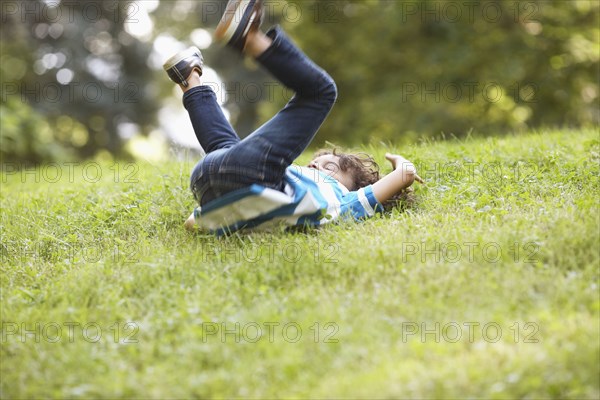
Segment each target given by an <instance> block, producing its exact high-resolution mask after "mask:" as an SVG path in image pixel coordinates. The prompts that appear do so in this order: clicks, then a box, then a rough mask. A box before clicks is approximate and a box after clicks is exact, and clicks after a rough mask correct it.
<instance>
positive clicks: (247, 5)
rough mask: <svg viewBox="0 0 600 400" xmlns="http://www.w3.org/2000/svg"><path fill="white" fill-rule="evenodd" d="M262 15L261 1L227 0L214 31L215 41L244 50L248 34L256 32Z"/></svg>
mask: <svg viewBox="0 0 600 400" xmlns="http://www.w3.org/2000/svg"><path fill="white" fill-rule="evenodd" d="M262 13H263V0H229V2H228V3H227V7H226V8H225V13H224V14H223V16H222V17H221V21H219V25H217V29H216V30H215V35H214V37H215V40H216V41H217V42H220V43H223V44H226V45H228V46H231V47H233V48H235V49H237V50H239V51H242V50H244V46H245V45H246V38H247V37H248V32H251V31H252V32H254V31H256V30H258V28H259V27H260V24H261V23H262Z"/></svg>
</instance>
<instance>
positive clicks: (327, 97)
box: [321, 75, 338, 105]
mask: <svg viewBox="0 0 600 400" xmlns="http://www.w3.org/2000/svg"><path fill="white" fill-rule="evenodd" d="M321 96H322V98H323V100H324V101H327V102H328V103H330V104H331V105H333V103H335V101H336V100H337V96H338V90H337V85H336V84H335V81H334V80H333V78H331V77H330V76H329V75H326V79H325V81H324V83H323V85H322V90H321Z"/></svg>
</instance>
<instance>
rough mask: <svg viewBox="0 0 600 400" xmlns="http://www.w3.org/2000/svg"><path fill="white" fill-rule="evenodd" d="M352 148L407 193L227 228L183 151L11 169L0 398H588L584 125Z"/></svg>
mask: <svg viewBox="0 0 600 400" xmlns="http://www.w3.org/2000/svg"><path fill="white" fill-rule="evenodd" d="M366 150H367V151H369V152H372V153H374V154H375V155H376V158H377V159H378V160H380V161H383V154H384V152H385V151H386V150H388V151H393V152H398V153H400V154H402V155H404V156H406V157H407V158H408V159H410V160H412V161H414V162H415V164H416V165H417V168H418V170H419V173H420V175H421V176H423V178H425V180H426V181H427V186H419V185H417V186H416V193H417V195H418V203H417V205H416V206H414V207H412V208H410V209H409V210H407V211H405V212H397V211H395V212H394V213H393V214H391V215H387V216H382V217H379V218H375V219H371V220H369V221H366V222H364V223H361V224H356V223H344V224H340V225H336V226H327V227H325V228H323V229H321V230H318V231H313V232H310V233H284V232H275V233H270V234H265V233H261V234H243V235H235V236H232V237H228V238H224V239H215V238H212V237H210V236H207V235H202V234H190V233H187V232H185V231H184V230H183V229H182V223H183V220H184V219H185V218H186V217H187V216H188V215H189V213H190V212H191V210H192V209H193V206H194V200H193V198H192V196H191V195H190V194H189V192H188V189H187V186H188V177H189V171H190V169H191V167H192V166H193V163H194V162H193V161H192V160H190V161H189V162H179V163H177V162H172V163H168V164H161V165H152V164H150V163H147V162H137V163H135V164H131V163H126V162H118V163H111V162H103V163H96V162H93V161H89V162H84V163H79V164H66V163H63V164H60V163H59V164H53V165H47V166H44V167H40V168H38V169H25V170H21V171H16V170H15V168H16V166H15V165H11V164H6V165H4V167H3V174H2V177H1V178H2V190H1V201H2V202H1V204H2V205H1V209H2V212H1V239H2V247H1V251H2V267H1V277H2V278H1V289H2V291H1V311H2V313H1V318H2V343H1V345H2V350H1V357H2V359H1V367H0V373H1V380H2V382H1V393H0V394H1V397H2V398H64V397H69V398H90V397H93V398H99V397H100V398H115V397H137V398H189V397H196V398H198V397H203V398H204V397H213V398H214V397H218V398H224V397H227V398H230V397H252V398H267V397H268V398H272V397H285V398H300V397H301V398H306V397H310V398H343V397H351V398H363V397H364V398H373V397H377V398H474V397H478V398H598V397H599V396H600V387H599V384H600V383H599V375H600V371H599V366H600V360H599V358H600V353H599V340H600V339H599V338H600V336H599V335H600V333H599V321H600V318H599V311H600V310H599V309H600V307H599V304H600V302H599V288H598V277H599V276H598V275H599V265H600V264H599V258H600V257H599V250H598V245H599V242H600V237H599V229H600V221H599V218H600V214H599V202H598V201H599V200H598V199H599V186H598V184H599V181H598V179H599V161H600V141H599V132H598V130H597V129H589V130H580V131H544V132H540V133H532V134H528V135H514V136H506V137H502V138H493V139H473V140H465V141H457V140H456V141H454V140H451V141H446V142H432V143H425V144H419V145H414V146H411V147H407V148H402V149H399V148H385V147H384V146H377V147H372V148H368V149H366ZM309 156H310V155H306V156H305V157H304V158H303V159H302V160H301V161H303V162H305V161H307V160H308V157H309ZM385 168H388V166H387V165H386V166H385Z"/></svg>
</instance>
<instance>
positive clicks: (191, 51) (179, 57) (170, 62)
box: [163, 47, 202, 71]
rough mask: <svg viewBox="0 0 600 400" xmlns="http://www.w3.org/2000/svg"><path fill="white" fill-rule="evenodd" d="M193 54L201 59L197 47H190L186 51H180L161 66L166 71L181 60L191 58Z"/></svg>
mask: <svg viewBox="0 0 600 400" xmlns="http://www.w3.org/2000/svg"><path fill="white" fill-rule="evenodd" d="M195 54H198V55H200V58H202V53H201V52H200V49H198V48H197V47H190V48H188V49H186V50H183V51H180V52H179V53H177V54H175V55H174V56H172V57H171V58H169V59H168V60H167V61H165V63H164V64H163V69H164V70H165V71H166V70H168V69H170V68H173V67H174V66H176V65H177V64H178V63H179V62H180V61H181V60H183V59H185V58H187V57H190V56H193V55H195Z"/></svg>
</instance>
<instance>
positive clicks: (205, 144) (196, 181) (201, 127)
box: [183, 86, 241, 202]
mask: <svg viewBox="0 0 600 400" xmlns="http://www.w3.org/2000/svg"><path fill="white" fill-rule="evenodd" d="M183 105H184V107H185V108H186V109H187V111H188V114H189V116H190V120H191V122H192V126H193V128H194V133H195V134H196V138H197V139H198V142H199V143H200V146H202V149H203V150H204V152H205V153H206V157H204V158H203V159H202V160H200V162H198V164H196V166H195V167H194V169H193V170H192V175H191V177H190V188H191V190H192V193H193V194H194V197H195V198H196V200H197V201H198V202H200V198H201V197H203V193H204V192H206V191H207V190H208V188H209V186H210V182H208V181H207V179H200V178H202V177H205V178H207V177H209V175H210V174H209V173H208V172H209V169H210V168H209V167H210V165H212V164H214V162H212V161H211V160H215V159H219V158H220V154H221V153H223V152H225V151H226V149H229V148H231V147H233V146H235V145H236V144H238V143H239V142H240V140H241V139H240V138H239V136H238V135H237V134H236V133H235V130H234V129H233V127H232V126H231V124H230V123H229V121H227V118H225V115H224V114H223V110H221V107H220V106H219V104H218V103H217V97H216V95H215V92H214V91H213V90H212V88H211V87H209V86H197V87H194V88H192V89H190V90H188V91H187V92H185V93H184V95H183ZM209 197H211V198H213V197H216V196H209ZM207 200H208V197H207Z"/></svg>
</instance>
